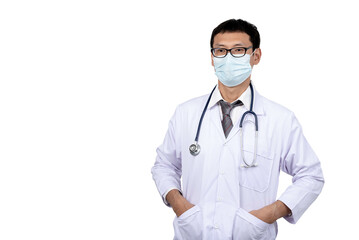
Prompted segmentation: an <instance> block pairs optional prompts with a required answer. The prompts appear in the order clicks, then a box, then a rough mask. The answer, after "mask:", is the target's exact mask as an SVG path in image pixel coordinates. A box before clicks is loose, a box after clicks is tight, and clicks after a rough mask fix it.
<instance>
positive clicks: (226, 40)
mask: <svg viewBox="0 0 359 240" xmlns="http://www.w3.org/2000/svg"><path fill="white" fill-rule="evenodd" d="M251 44H252V43H251V41H250V40H249V35H248V34H247V33H244V32H224V33H218V34H217V35H216V36H214V39H213V47H222V46H224V47H228V48H230V47H232V46H235V45H236V46H239V45H241V46H244V47H248V46H250V45H251Z"/></svg>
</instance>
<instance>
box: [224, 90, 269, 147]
mask: <svg viewBox="0 0 359 240" xmlns="http://www.w3.org/2000/svg"><path fill="white" fill-rule="evenodd" d="M246 111H249V109H246V110H245V111H243V113H245V112H246ZM253 111H254V112H255V113H256V115H257V118H258V121H260V120H261V117H260V116H263V115H264V110H263V101H262V96H261V95H259V94H258V92H257V91H256V90H254V104H253ZM241 118H242V116H241V117H240V118H239V119H238V121H237V122H236V123H233V128H232V130H231V131H230V133H229V135H228V136H227V139H226V142H228V141H230V140H231V139H232V138H233V137H234V136H235V135H236V134H237V133H238V131H239V124H240V122H241ZM244 121H251V122H253V124H254V116H253V115H252V114H249V115H248V114H247V116H246V118H245V120H244ZM222 132H223V130H222ZM223 135H224V134H223Z"/></svg>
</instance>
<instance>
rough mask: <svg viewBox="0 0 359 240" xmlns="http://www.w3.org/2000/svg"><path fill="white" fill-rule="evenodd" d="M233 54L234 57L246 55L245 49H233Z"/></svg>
mask: <svg viewBox="0 0 359 240" xmlns="http://www.w3.org/2000/svg"><path fill="white" fill-rule="evenodd" d="M231 53H232V55H233V57H243V56H244V54H246V49H245V48H232V50H231Z"/></svg>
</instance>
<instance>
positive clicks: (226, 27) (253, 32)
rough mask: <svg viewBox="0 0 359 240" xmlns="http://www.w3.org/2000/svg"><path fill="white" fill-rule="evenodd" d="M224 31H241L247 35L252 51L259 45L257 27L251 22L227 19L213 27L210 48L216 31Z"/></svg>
mask: <svg viewBox="0 0 359 240" xmlns="http://www.w3.org/2000/svg"><path fill="white" fill-rule="evenodd" d="M225 32H243V33H246V34H248V35H249V40H250V41H251V42H252V44H253V51H254V49H256V48H259V45H260V41H261V40H260V36H259V32H258V30H257V27H256V26H254V25H253V24H251V23H249V22H247V21H244V20H242V19H237V20H236V19H229V20H227V21H225V22H223V23H221V24H219V25H218V26H217V27H216V28H215V29H213V32H212V36H211V48H213V40H214V37H215V36H216V35H217V34H218V33H225Z"/></svg>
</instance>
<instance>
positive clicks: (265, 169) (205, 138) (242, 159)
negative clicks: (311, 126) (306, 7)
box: [152, 19, 324, 240]
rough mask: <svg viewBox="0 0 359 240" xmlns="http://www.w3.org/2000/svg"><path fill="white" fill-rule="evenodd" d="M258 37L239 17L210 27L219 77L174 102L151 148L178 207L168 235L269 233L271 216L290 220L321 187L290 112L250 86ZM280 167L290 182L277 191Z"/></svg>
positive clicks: (162, 183)
mask: <svg viewBox="0 0 359 240" xmlns="http://www.w3.org/2000/svg"><path fill="white" fill-rule="evenodd" d="M259 45H260V35H259V33H258V31H257V28H256V27H255V26H254V25H252V24H250V23H248V22H246V21H243V20H241V19H238V20H235V19H231V20H228V21H225V22H223V23H221V24H220V25H219V26H218V27H216V28H215V29H214V30H213V32H212V36H211V52H212V65H213V66H214V69H215V73H216V75H217V77H218V85H217V87H216V88H215V89H214V91H213V93H212V95H206V96H202V97H198V98H195V99H192V100H189V101H187V102H185V103H183V104H181V105H179V106H178V107H177V109H176V112H175V114H174V116H173V117H172V119H171V121H170V123H169V129H168V131H167V134H166V136H165V139H164V142H163V144H162V145H161V146H160V147H159V148H158V149H157V154H158V155H157V158H156V162H155V165H154V166H153V168H152V175H153V179H154V180H155V182H156V185H157V188H158V190H159V193H160V195H161V196H162V198H163V201H164V203H165V204H166V205H167V206H171V207H172V209H173V211H174V212H175V213H176V215H177V216H176V217H175V219H174V223H173V225H174V231H175V239H181V240H182V239H185V240H188V239H219V240H222V239H243V240H246V239H261V240H267V239H275V238H276V236H277V223H276V220H277V219H279V218H281V217H284V218H285V219H286V220H287V221H288V222H290V223H296V222H297V221H298V219H299V218H300V217H301V216H302V214H303V213H304V211H305V210H306V209H307V208H308V207H309V206H310V205H311V203H312V202H313V201H314V200H315V199H316V198H317V196H318V195H319V193H320V192H321V189H322V187H323V184H324V179H323V174H322V170H321V167H320V162H319V160H318V158H317V157H316V155H315V153H314V152H313V150H312V149H311V147H310V146H309V144H308V142H307V141H306V139H305V137H304V136H303V133H302V130H301V126H300V125H299V123H298V121H297V119H296V118H295V116H294V114H293V113H292V112H291V111H289V110H288V109H286V108H284V107H282V106H280V105H279V104H276V103H274V102H272V101H270V100H268V99H266V98H264V97H263V96H261V95H259V93H258V92H257V91H255V89H254V90H253V86H252V84H251V71H252V68H253V66H254V65H257V64H258V63H259V62H260V59H261V54H262V53H261V49H260V48H259ZM207 101H208V104H207V108H206V109H205V110H203V109H204V108H205V106H206V103H207ZM251 105H253V106H252V107H251ZM248 110H252V112H254V113H255V114H256V116H254V115H253V114H252V112H250V113H246V114H245V116H244V113H245V112H247V111H248ZM203 111H204V115H203V119H202V122H201V124H198V123H199V121H200V119H201V115H202V112H203ZM242 117H243V122H242ZM256 118H257V121H256ZM241 122H242V123H241ZM256 122H257V124H258V133H257V137H256V133H255V130H254V128H255V125H256ZM198 125H201V126H200V131H199V137H198V139H196V142H197V140H198V144H199V146H200V151H199V153H198V152H196V151H195V150H196V148H195V146H196V143H195V145H192V146H191V150H194V152H192V153H191V151H189V146H190V145H191V144H192V143H193V140H194V139H195V136H196V132H197V130H198ZM239 125H242V128H240V126H239ZM280 170H281V171H283V172H285V173H287V174H290V175H291V176H293V184H292V185H290V186H289V187H288V188H287V189H286V191H285V192H284V193H282V194H281V196H280V197H279V198H278V199H276V196H277V188H278V179H279V173H280ZM181 177H182V184H181Z"/></svg>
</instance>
